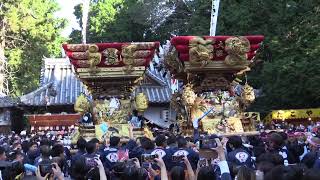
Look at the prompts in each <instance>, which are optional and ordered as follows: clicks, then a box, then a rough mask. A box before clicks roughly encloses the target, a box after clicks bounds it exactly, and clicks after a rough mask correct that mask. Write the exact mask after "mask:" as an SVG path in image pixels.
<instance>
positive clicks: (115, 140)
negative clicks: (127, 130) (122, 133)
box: [110, 136, 120, 147]
mask: <svg viewBox="0 0 320 180" xmlns="http://www.w3.org/2000/svg"><path fill="white" fill-rule="evenodd" d="M119 144H120V137H118V136H111V137H110V146H111V147H118V146H119Z"/></svg>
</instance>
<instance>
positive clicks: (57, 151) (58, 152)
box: [51, 144, 64, 158]
mask: <svg viewBox="0 0 320 180" xmlns="http://www.w3.org/2000/svg"><path fill="white" fill-rule="evenodd" d="M63 152H64V147H63V146H62V145H61V144H55V145H54V146H53V147H52V150H51V156H52V157H61V158H64V154H63Z"/></svg>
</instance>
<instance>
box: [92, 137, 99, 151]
mask: <svg viewBox="0 0 320 180" xmlns="http://www.w3.org/2000/svg"><path fill="white" fill-rule="evenodd" d="M90 141H91V142H93V143H94V144H95V145H96V149H97V150H98V149H99V148H100V144H99V143H100V141H99V139H97V138H93V139H91V140H90Z"/></svg>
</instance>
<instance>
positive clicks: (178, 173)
mask: <svg viewBox="0 0 320 180" xmlns="http://www.w3.org/2000/svg"><path fill="white" fill-rule="evenodd" d="M170 176H171V179H172V180H173V179H174V180H185V173H184V168H183V167H181V166H174V167H173V168H172V169H171V171H170Z"/></svg>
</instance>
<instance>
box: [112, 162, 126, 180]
mask: <svg viewBox="0 0 320 180" xmlns="http://www.w3.org/2000/svg"><path fill="white" fill-rule="evenodd" d="M125 168H126V164H125V162H116V163H115V165H114V166H113V167H112V174H113V175H114V176H115V177H116V178H120V177H121V175H122V174H123V172H124V169H125Z"/></svg>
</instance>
